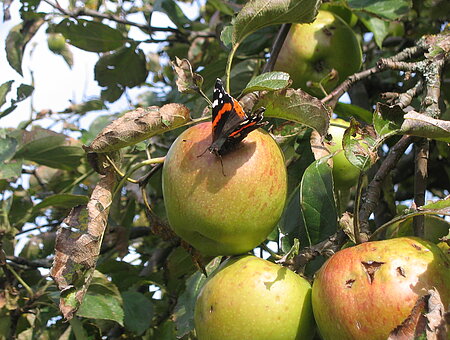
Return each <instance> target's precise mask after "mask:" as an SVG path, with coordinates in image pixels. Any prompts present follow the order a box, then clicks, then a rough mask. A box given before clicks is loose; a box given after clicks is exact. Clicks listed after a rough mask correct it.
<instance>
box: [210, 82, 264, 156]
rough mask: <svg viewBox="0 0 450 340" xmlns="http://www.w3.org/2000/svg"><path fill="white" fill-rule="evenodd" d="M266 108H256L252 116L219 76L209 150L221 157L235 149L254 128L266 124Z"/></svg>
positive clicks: (214, 97)
mask: <svg viewBox="0 0 450 340" xmlns="http://www.w3.org/2000/svg"><path fill="white" fill-rule="evenodd" d="M264 110H265V109H264V108H260V109H258V110H256V111H255V112H254V113H253V114H252V115H251V116H247V114H246V113H245V112H244V110H243V109H242V106H241V104H239V102H238V101H237V100H236V99H234V98H233V97H232V96H231V95H230V94H228V93H227V92H226V91H225V89H224V88H223V84H222V81H221V80H220V79H219V78H218V79H217V80H216V85H215V88H214V93H213V106H212V143H211V145H210V146H209V147H208V150H209V152H211V153H213V154H215V155H217V156H219V157H221V156H223V155H225V154H226V153H228V152H229V151H231V150H233V149H234V148H235V147H236V146H237V145H238V144H239V143H240V142H241V141H242V140H243V139H244V138H245V137H247V135H248V134H249V133H250V132H252V131H253V130H255V129H257V128H259V127H261V126H264V125H266V124H267V122H263V121H262V120H263V119H264V116H263V113H264Z"/></svg>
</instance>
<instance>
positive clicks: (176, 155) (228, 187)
mask: <svg viewBox="0 0 450 340" xmlns="http://www.w3.org/2000/svg"><path fill="white" fill-rule="evenodd" d="M211 138H212V137H211V123H209V122H208V123H202V124H198V125H195V126H193V127H191V128H189V129H187V130H186V131H184V132H183V133H182V134H181V135H180V136H179V137H178V138H177V139H176V141H175V142H174V143H173V145H172V146H171V148H170V150H169V152H168V153H167V157H166V160H165V162H164V168H163V195H164V203H165V207H166V212H167V218H168V220H169V224H170V226H171V227H172V229H173V230H174V231H175V233H176V234H178V235H179V236H180V237H181V238H182V239H184V240H185V241H187V242H188V243H190V244H191V245H192V246H194V247H195V248H196V249H198V250H199V251H200V252H201V253H203V254H204V255H234V254H242V253H245V252H247V251H249V250H251V249H253V248H254V247H256V246H258V245H259V244H260V243H261V242H263V241H264V240H265V239H266V237H267V235H268V234H269V233H270V232H271V231H272V230H273V228H274V227H275V225H276V223H277V222H278V220H279V218H280V216H281V214H282V212H283V208H284V205H285V202H286V191H287V175H286V167H285V164H284V156H283V154H282V152H281V150H280V148H279V147H278V145H277V143H276V142H275V140H274V139H273V138H272V137H271V136H270V135H269V134H268V133H267V132H265V131H263V130H261V129H258V130H254V131H252V132H251V133H250V134H249V135H248V136H247V137H246V138H245V139H244V140H243V141H242V142H240V143H239V144H238V145H237V147H236V149H235V150H232V151H230V152H229V153H227V154H225V155H224V156H223V157H222V158H221V159H220V158H219V157H218V156H216V155H214V154H212V153H210V152H209V151H206V152H205V150H207V148H208V147H209V146H210V145H211ZM222 165H223V168H222Z"/></svg>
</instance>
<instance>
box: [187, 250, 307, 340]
mask: <svg viewBox="0 0 450 340" xmlns="http://www.w3.org/2000/svg"><path fill="white" fill-rule="evenodd" d="M310 298H311V286H310V284H309V282H308V281H306V280H305V279H304V278H302V277H300V276H299V275H297V274H295V273H294V272H292V271H291V270H289V269H287V268H285V267H281V266H279V265H277V264H275V263H272V262H269V261H266V260H263V259H261V258H258V257H255V256H242V257H238V258H232V259H230V260H228V261H227V262H226V263H224V265H223V267H221V268H220V269H219V270H218V271H217V272H216V273H215V274H213V276H211V277H210V278H209V279H208V281H207V282H206V283H205V286H204V287H203V288H202V290H201V292H200V294H199V296H198V298H197V302H196V305H195V317H194V319H195V330H196V333H197V337H198V339H199V340H218V339H220V340H242V339H255V340H295V339H297V340H309V339H312V338H313V336H314V333H315V326H314V318H313V315H312V308H311V300H310Z"/></svg>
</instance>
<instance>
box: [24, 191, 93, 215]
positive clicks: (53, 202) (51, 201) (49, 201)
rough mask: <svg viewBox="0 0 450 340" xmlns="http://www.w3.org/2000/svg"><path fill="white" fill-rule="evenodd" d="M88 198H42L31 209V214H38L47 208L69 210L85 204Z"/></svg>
mask: <svg viewBox="0 0 450 340" xmlns="http://www.w3.org/2000/svg"><path fill="white" fill-rule="evenodd" d="M88 202H89V197H87V196H84V195H74V194H56V195H52V196H48V197H46V198H44V199H43V200H42V201H41V202H40V203H38V204H36V205H35V206H34V207H33V212H35V213H36V212H38V211H39V210H41V209H45V208H48V207H58V208H64V209H70V208H73V207H75V206H77V205H82V204H87V203H88Z"/></svg>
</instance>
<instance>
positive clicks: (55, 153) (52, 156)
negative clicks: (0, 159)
mask: <svg viewBox="0 0 450 340" xmlns="http://www.w3.org/2000/svg"><path fill="white" fill-rule="evenodd" d="M64 143H65V136H63V135H49V136H45V137H42V138H37V139H34V140H31V141H30V142H28V143H25V144H23V145H21V146H20V147H19V148H18V150H17V152H16V154H15V156H14V159H26V160H28V161H32V162H36V163H38V164H42V165H47V166H49V167H51V168H56V169H63V170H73V169H74V168H76V167H77V166H78V165H80V162H81V158H82V157H84V154H85V153H84V151H83V149H82V148H80V147H76V146H69V145H63V144H64Z"/></svg>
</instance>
